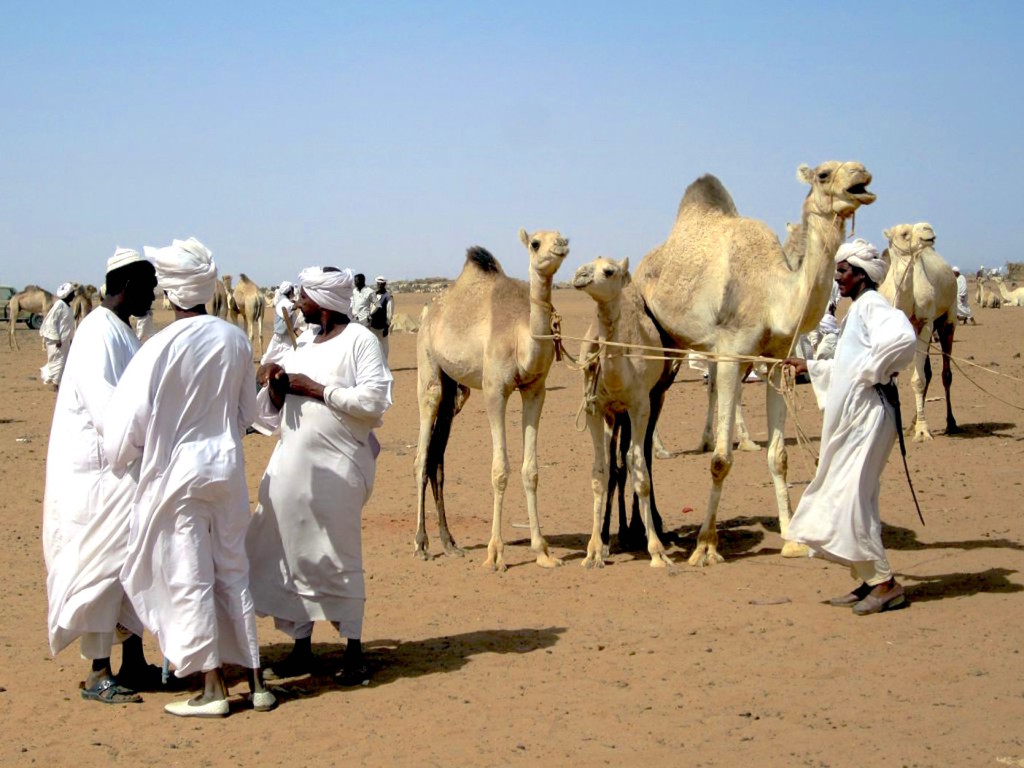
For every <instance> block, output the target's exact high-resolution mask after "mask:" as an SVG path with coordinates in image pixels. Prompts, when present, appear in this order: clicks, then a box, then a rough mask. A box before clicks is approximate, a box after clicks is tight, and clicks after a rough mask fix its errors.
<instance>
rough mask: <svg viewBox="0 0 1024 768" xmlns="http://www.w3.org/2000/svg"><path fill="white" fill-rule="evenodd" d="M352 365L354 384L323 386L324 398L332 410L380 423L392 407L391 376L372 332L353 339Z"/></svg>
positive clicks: (392, 379)
mask: <svg viewBox="0 0 1024 768" xmlns="http://www.w3.org/2000/svg"><path fill="white" fill-rule="evenodd" d="M355 365H356V383H355V386H353V387H335V386H327V387H324V402H325V403H326V404H327V407H328V408H330V409H331V410H332V411H335V412H338V413H344V414H348V415H350V416H355V417H356V418H360V419H364V420H367V421H372V422H374V423H379V422H380V419H381V417H382V416H383V415H384V412H385V411H386V410H387V409H388V408H389V407H391V385H392V382H393V381H394V378H393V377H392V376H391V371H390V370H388V366H387V364H386V363H385V362H384V355H383V352H382V351H381V347H380V344H378V343H377V340H376V339H375V338H373V337H372V336H367V337H365V338H361V339H360V340H359V341H358V342H357V343H356V348H355Z"/></svg>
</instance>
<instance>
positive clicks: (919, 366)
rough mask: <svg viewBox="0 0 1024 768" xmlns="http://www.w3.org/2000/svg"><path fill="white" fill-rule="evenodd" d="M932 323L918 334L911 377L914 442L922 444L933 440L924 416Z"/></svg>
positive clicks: (927, 324)
mask: <svg viewBox="0 0 1024 768" xmlns="http://www.w3.org/2000/svg"><path fill="white" fill-rule="evenodd" d="M931 337H932V327H931V323H925V325H924V327H922V328H921V330H920V331H919V332H918V334H917V352H916V354H915V355H914V373H913V375H912V376H911V377H910V385H911V386H912V387H913V388H914V400H915V405H916V411H915V416H914V442H915V443H920V442H923V441H925V440H931V439H932V433H931V432H930V431H929V430H928V420H927V419H926V418H925V416H924V400H925V395H926V394H927V393H928V379H929V378H930V376H929V375H928V374H929V373H930V370H929V371H928V372H927V373H926V371H925V364H926V363H928V345H929V344H930V343H931Z"/></svg>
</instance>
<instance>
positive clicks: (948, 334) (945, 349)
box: [939, 322, 963, 435]
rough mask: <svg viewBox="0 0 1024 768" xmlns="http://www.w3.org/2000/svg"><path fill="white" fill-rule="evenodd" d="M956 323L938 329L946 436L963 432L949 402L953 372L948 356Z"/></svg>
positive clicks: (951, 350) (945, 324) (951, 347)
mask: <svg viewBox="0 0 1024 768" xmlns="http://www.w3.org/2000/svg"><path fill="white" fill-rule="evenodd" d="M954 333H956V323H952V322H945V323H943V324H942V326H941V327H940V328H939V346H940V347H941V348H942V388H943V389H944V390H946V434H947V435H956V434H959V433H961V432H963V430H962V429H960V427H958V426H957V423H956V419H955V418H953V403H952V401H951V400H950V389H951V388H952V386H953V371H952V369H951V368H950V365H949V356H950V354H952V352H953V334H954Z"/></svg>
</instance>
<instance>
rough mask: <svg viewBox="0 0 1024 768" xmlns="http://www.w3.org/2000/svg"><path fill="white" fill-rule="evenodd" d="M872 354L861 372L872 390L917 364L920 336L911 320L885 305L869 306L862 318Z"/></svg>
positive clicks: (859, 372)
mask: <svg viewBox="0 0 1024 768" xmlns="http://www.w3.org/2000/svg"><path fill="white" fill-rule="evenodd" d="M861 318H862V322H863V324H864V327H865V328H866V329H867V332H868V340H869V342H870V344H871V354H870V355H868V359H867V360H865V361H864V364H863V365H862V366H861V368H860V370H859V371H858V376H859V378H860V380H861V381H862V382H864V383H865V384H868V385H870V386H874V385H875V384H885V383H886V382H888V381H889V380H890V379H891V378H892V377H893V376H895V375H896V374H897V373H899V372H900V371H902V370H903V369H904V368H906V367H907V366H908V365H910V364H911V363H913V362H914V352H915V349H916V347H917V336H916V335H915V333H914V327H913V326H912V325H911V324H910V321H909V320H908V319H907V316H906V315H904V314H903V312H901V311H900V310H898V309H895V308H893V307H890V306H888V305H885V304H867V305H865V307H864V310H863V314H862V315H861Z"/></svg>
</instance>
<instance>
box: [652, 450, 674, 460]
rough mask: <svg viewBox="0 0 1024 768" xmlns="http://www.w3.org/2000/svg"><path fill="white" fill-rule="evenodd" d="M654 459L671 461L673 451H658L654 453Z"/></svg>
mask: <svg viewBox="0 0 1024 768" xmlns="http://www.w3.org/2000/svg"><path fill="white" fill-rule="evenodd" d="M654 458H656V459H671V458H672V452H671V451H666V450H664V449H658V450H657V451H655V452H654Z"/></svg>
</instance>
